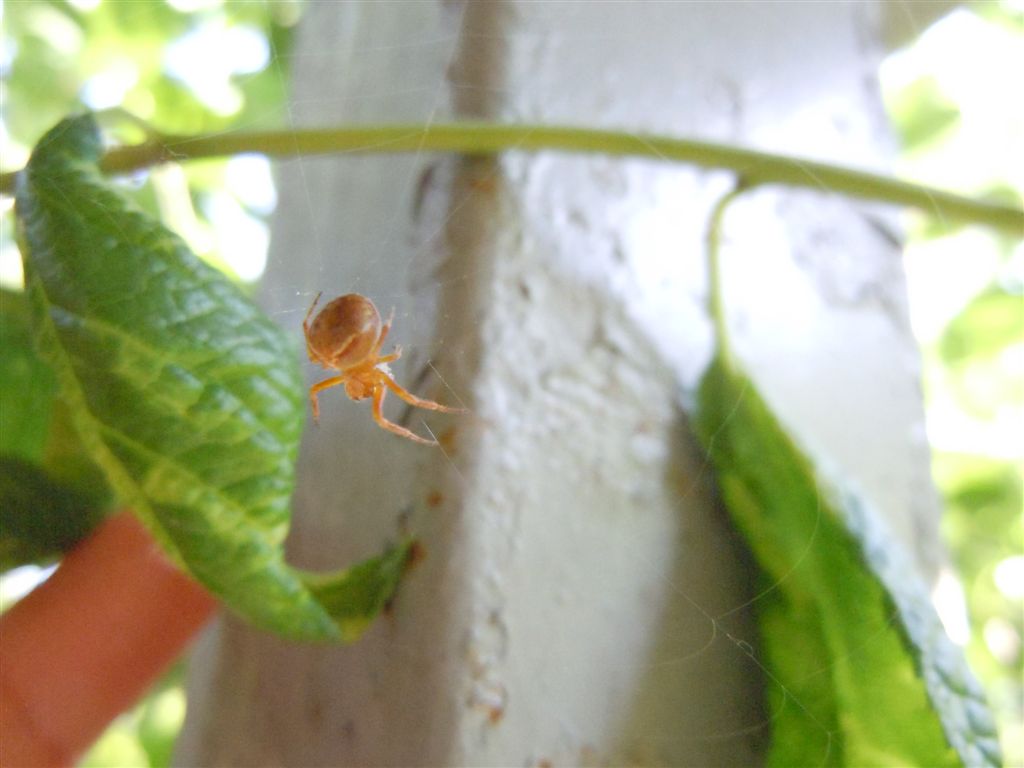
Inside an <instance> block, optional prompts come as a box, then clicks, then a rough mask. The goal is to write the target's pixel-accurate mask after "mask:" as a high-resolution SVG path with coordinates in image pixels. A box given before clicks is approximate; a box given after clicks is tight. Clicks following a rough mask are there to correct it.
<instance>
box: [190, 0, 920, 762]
mask: <svg viewBox="0 0 1024 768" xmlns="http://www.w3.org/2000/svg"><path fill="white" fill-rule="evenodd" d="M877 11H878V8H877V7H876V6H875V5H873V4H870V3H854V4H848V3H843V4H839V3H834V4H833V3H778V4H775V3H771V4H769V3H749V4H748V3H639V2H611V3H594V4H587V3H577V2H545V3H536V2H525V0H524V1H522V2H519V1H516V0H508V1H507V2H505V1H503V2H487V3H483V2H469V3H446V2H409V3H394V2H388V3H311V4H309V5H308V7H307V11H306V17H305V18H304V19H303V22H302V29H301V32H300V34H299V39H298V42H297V45H296V48H295V50H296V57H295V59H294V64H293V70H294V71H293V80H294V93H293V99H294V101H293V109H294V114H293V117H294V120H295V123H296V124H298V125H322V124H332V123H341V122H384V121H398V120H402V121H412V122H429V121H432V120H439V119H445V120H447V119H458V118H487V119H494V120H503V121H524V122H544V123H575V124H584V125H588V126H594V127H616V128H623V129H628V130H635V131H638V132H639V131H643V132H661V133H667V134H673V135H680V136H699V137H707V138H711V139H716V140H719V141H727V142H733V143H740V144H744V145H751V146H756V147H759V148H765V149H771V150H776V151H783V152H790V153H799V154H802V155H805V156H814V157H818V158H822V159H828V160H835V161H842V162H845V163H850V164H854V165H859V166H864V167H869V168H885V166H886V158H887V154H888V146H889V139H888V129H887V127H886V124H885V122H884V119H883V117H882V114H881V107H880V103H879V98H878V93H877V88H876V85H875V80H874V72H875V70H876V67H877V63H878V56H879V51H878V50H877V48H876V45H875V43H874V42H873V41H874V40H875V39H876V37H877V34H876V30H875V28H874V23H875V14H876V12H877ZM280 180H281V199H282V203H281V209H280V212H279V215H278V217H277V220H276V222H275V228H274V242H273V249H272V264H271V267H270V273H269V275H268V277H267V283H266V289H265V291H264V297H265V302H266V304H267V306H268V308H269V309H270V310H271V311H272V312H273V313H274V314H275V316H276V317H278V318H279V319H280V320H281V322H282V323H285V324H286V325H288V326H289V327H291V328H292V329H293V330H294V331H295V333H296V334H299V333H300V323H301V320H302V316H303V314H304V312H305V310H306V307H307V305H308V303H309V302H310V301H311V299H312V297H313V295H314V294H315V293H316V292H318V291H321V290H322V291H324V292H325V294H326V295H327V296H333V295H338V294H342V293H347V292H351V291H357V292H360V293H363V294H365V295H367V296H370V297H371V298H373V299H374V301H375V302H376V303H377V304H378V306H379V307H380V308H381V310H382V312H387V311H388V309H389V308H390V307H392V306H394V307H395V308H396V313H395V324H394V329H393V332H392V340H393V341H394V342H397V343H400V344H402V345H403V346H404V348H405V350H406V353H405V356H404V357H403V359H402V361H400V362H399V363H398V364H396V365H395V366H394V370H395V373H396V375H397V377H398V379H399V381H400V382H402V383H405V384H407V385H410V386H411V387H412V388H413V390H414V391H416V392H417V393H419V394H421V395H424V396H427V397H432V398H436V399H438V400H440V401H442V402H447V403H453V404H459V403H462V404H465V405H467V406H468V407H469V408H471V409H472V411H473V414H472V415H471V416H465V417H458V416H447V415H437V414H431V415H427V416H426V417H424V412H421V411H415V412H412V413H411V414H409V418H408V421H407V424H408V426H409V427H410V428H412V429H414V430H416V431H418V432H421V433H425V432H426V430H427V428H428V427H427V424H429V429H430V430H431V431H433V432H435V433H437V434H438V435H440V436H441V437H442V444H443V449H441V450H438V449H430V448H425V447H423V446H420V445H415V444H413V443H411V442H407V441H403V440H401V439H399V438H397V437H394V436H392V435H390V434H387V433H385V432H383V431H381V430H379V429H378V428H377V427H376V426H374V424H373V422H372V420H371V418H370V414H369V410H368V408H367V407H366V405H365V404H355V403H351V402H349V401H347V400H346V399H345V398H344V397H343V395H341V394H339V391H338V390H332V391H330V392H328V393H325V395H324V396H323V397H322V410H323V418H322V421H321V424H320V426H319V428H314V427H312V425H310V429H309V431H308V434H307V439H306V442H305V444H304V447H303V451H302V457H301V462H300V466H299V473H300V487H299V489H298V492H297V495H296V500H295V526H294V531H293V536H292V538H291V541H290V555H291V557H292V559H293V560H294V562H296V563H297V564H299V565H301V566H304V567H310V568H335V567H339V566H342V565H345V564H348V563H352V562H355V561H356V560H357V559H360V558H363V557H366V556H369V555H371V554H374V553H375V552H377V551H378V550H379V549H380V547H381V546H382V545H383V544H384V543H385V542H386V541H387V540H389V539H392V540H393V539H394V538H395V537H396V535H397V534H398V531H399V529H408V530H412V531H414V532H416V534H417V535H418V536H419V537H420V540H421V542H422V544H423V546H424V551H425V553H426V557H425V559H424V561H423V562H422V563H421V564H420V565H419V566H418V567H417V568H416V569H415V570H414V571H413V572H412V573H411V574H410V576H409V577H408V579H407V580H406V581H405V583H404V584H403V586H402V588H401V592H400V594H399V596H398V598H397V600H396V602H395V604H394V606H393V608H392V609H391V611H390V612H389V613H388V614H387V615H386V616H384V617H383V618H381V619H380V620H378V622H377V623H376V624H375V625H374V626H373V628H372V629H371V630H370V631H369V632H368V634H367V636H366V637H365V638H364V639H363V640H361V641H360V642H359V643H357V644H356V645H354V646H351V647H345V648H328V647H317V646H304V645H296V644H290V643H285V642H283V641H280V640H277V639H274V638H271V637H268V636H265V635H261V634H259V633H257V632H254V631H252V630H250V629H248V628H246V627H245V626H243V625H241V624H240V623H239V622H237V621H234V620H232V619H225V620H223V621H221V622H220V623H219V624H218V625H217V626H216V628H215V629H214V630H213V631H212V632H210V633H209V634H208V635H207V636H206V638H205V639H204V641H203V644H202V647H201V648H200V650H199V653H198V654H197V658H196V661H195V664H194V668H193V673H192V676H191V678H192V679H191V685H190V699H189V715H188V722H187V725H186V731H185V734H184V735H183V738H182V741H181V744H180V745H179V751H178V756H177V761H178V762H179V763H181V764H184V765H294V766H313V765H501V766H506V765H508V766H514V765H549V764H550V765H576V764H591V763H595V764H624V763H628V764H676V765H679V764H693V765H714V764H751V763H756V762H757V760H758V755H759V754H760V753H761V750H762V749H763V744H764V740H765V737H766V734H767V724H766V721H767V719H768V715H766V714H765V713H764V712H763V711H762V704H761V695H762V683H761V677H760V673H759V670H758V668H757V666H756V665H755V664H754V663H753V662H752V661H751V658H750V656H749V655H748V654H749V652H750V650H751V649H753V650H754V655H755V656H756V645H757V638H756V631H755V628H754V626H753V623H752V621H751V617H750V615H749V605H748V601H749V600H750V599H751V593H750V591H749V584H748V580H749V575H750V571H749V568H748V564H747V562H746V561H745V559H744V554H743V551H744V550H743V548H742V547H741V546H740V545H738V543H737V541H736V540H735V539H734V537H733V535H732V534H731V533H730V528H729V525H728V522H727V519H726V517H725V514H724V512H723V511H722V510H721V509H720V507H719V506H718V504H717V502H716V498H715V494H714V490H713V481H712V478H711V476H710V472H709V468H708V467H707V466H706V465H705V464H704V462H703V460H702V458H701V456H700V455H699V452H698V451H696V450H695V447H694V443H693V440H692V439H691V437H690V436H689V432H688V428H687V424H686V419H685V416H684V410H683V405H684V403H685V401H686V397H687V393H688V392H690V391H691V390H692V387H693V386H694V384H695V382H696V380H697V377H698V376H699V374H700V372H701V370H702V367H703V366H704V365H705V364H706V362H707V361H708V359H709V355H710V352H711V350H710V326H709V323H708V320H707V317H706V312H705V308H704V301H705V298H706V284H705V274H704V251H703V236H704V232H705V228H706V217H707V214H708V211H709V208H710V206H711V204H712V203H713V201H714V199H715V198H716V196H717V195H719V194H720V193H721V192H722V191H723V190H724V189H726V188H727V186H728V183H729V178H728V177H727V176H725V175H723V174H717V173H707V172H698V171H695V170H692V169H687V168H680V167H676V166H673V165H669V164H666V163H659V162H650V161H631V160H621V159H611V158H601V157H570V156H565V155H559V154H553V153H552V154H547V153H545V154H537V155H524V154H515V153H510V154H507V155H504V156H502V157H501V158H500V159H497V160H493V161H491V160H462V159H458V158H452V157H446V156H429V155H420V156H400V157H388V156H377V157H366V158H330V159H323V158H307V159H304V160H302V161H295V162H292V163H288V164H285V165H283V166H282V167H281V169H280ZM882 215H883V214H881V213H879V212H877V211H874V212H870V213H869V212H867V210H866V208H865V207H864V206H863V205H855V204H852V203H850V202H848V201H846V200H841V199H836V198H830V197H828V196H827V195H819V194H811V193H806V192H802V193H796V192H792V191H786V190H774V191H762V192H757V193H756V194H752V195H750V197H749V199H747V200H746V201H743V202H740V203H739V204H737V206H736V207H735V209H734V211H733V212H732V213H731V214H730V215H729V217H728V218H727V221H726V231H725V236H726V247H725V257H726V271H725V277H726V285H727V301H728V304H729V306H730V308H731V321H730V322H731V324H732V327H733V328H734V329H735V332H736V335H737V343H738V345H739V350H740V352H741V353H742V356H743V358H744V359H745V360H746V361H748V363H749V366H750V368H751V370H752V372H753V374H754V376H755V378H756V380H757V381H758V382H759V383H760V384H761V385H762V386H763V389H764V391H765V393H766V395H767V396H768V398H769V399H770V401H771V402H772V403H773V404H774V405H775V406H776V408H777V409H778V411H779V412H780V413H781V415H782V416H783V417H784V419H786V421H787V423H788V424H790V425H791V426H792V428H793V429H794V430H795V432H796V433H797V434H798V435H799V437H800V439H801V440H803V441H804V442H805V444H806V445H808V446H809V447H810V448H811V449H812V450H813V451H814V453H815V455H816V456H819V457H821V458H823V459H826V460H828V461H829V462H830V463H831V464H832V465H833V466H835V467H838V468H839V470H840V471H841V472H842V473H843V474H844V475H846V476H848V477H851V478H853V479H854V480H855V481H856V482H857V483H858V484H859V485H860V486H861V488H862V489H863V490H864V491H865V492H866V493H867V495H868V496H870V497H871V498H872V499H873V500H874V501H875V502H876V503H877V504H879V505H881V506H882V507H884V508H885V509H887V510H890V511H891V516H892V518H893V522H894V526H895V527H896V528H897V529H898V530H899V531H900V532H901V533H902V535H903V536H904V538H905V539H906V540H907V541H908V542H910V543H913V545H914V546H915V547H916V549H915V551H916V552H918V554H919V555H920V559H921V564H922V568H925V569H928V570H929V571H931V570H933V569H934V562H933V561H934V558H935V556H936V555H935V553H936V552H937V551H938V550H937V548H936V547H935V544H934V542H935V523H934V497H933V493H932V490H931V486H930V483H929V480H928V469H927V454H926V445H925V442H924V436H923V435H924V433H923V429H922V421H921V418H922V417H921V408H920V403H919V394H918V378H917V367H916V366H917V357H916V352H915V350H914V347H913V342H912V339H911V337H910V334H909V330H908V327H907V323H906V311H905V306H904V287H903V282H902V276H901V272H900V266H899V254H898V250H897V248H896V247H895V246H894V245H893V244H892V242H891V240H890V238H889V237H888V236H886V235H885V234H884V231H885V228H886V223H885V222H886V221H887V219H883V218H881V217H882ZM884 215H885V216H886V217H888V215H889V214H884ZM317 378H322V372H320V371H319V369H317V370H316V371H314V370H312V368H311V369H310V381H313V380H316V379H317ZM392 407H393V408H394V410H391V411H389V413H390V414H391V415H392V416H393V417H396V418H397V417H398V416H399V415H401V414H402V409H401V408H399V407H397V406H394V404H392ZM424 418H425V421H424ZM747 643H749V644H750V645H749V646H748V645H747Z"/></svg>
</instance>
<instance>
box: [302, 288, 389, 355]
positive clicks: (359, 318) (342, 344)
mask: <svg viewBox="0 0 1024 768" xmlns="http://www.w3.org/2000/svg"><path fill="white" fill-rule="evenodd" d="M380 332H381V321H380V313H379V312H378V311H377V308H376V307H375V306H374V305H373V302H372V301H370V300H369V299H367V298H366V297H365V296H360V295H359V294H358V293H347V294H345V295H344V296H339V297H338V298H336V299H333V300H332V301H330V302H329V303H328V304H327V306H325V307H324V308H323V309H322V310H320V313H319V314H318V315H317V316H316V318H315V319H314V320H313V323H312V325H310V327H309V335H308V338H309V346H310V347H311V348H312V350H313V351H314V352H315V353H316V356H317V357H318V358H319V360H320V362H321V364H322V365H323V366H324V367H325V368H327V367H329V368H337V369H339V370H344V369H345V368H350V367H351V366H353V365H356V364H357V363H361V362H363V361H364V360H366V358H367V356H368V355H369V354H370V353H371V352H372V351H373V348H374V345H375V344H376V343H377V339H378V338H379V337H380Z"/></svg>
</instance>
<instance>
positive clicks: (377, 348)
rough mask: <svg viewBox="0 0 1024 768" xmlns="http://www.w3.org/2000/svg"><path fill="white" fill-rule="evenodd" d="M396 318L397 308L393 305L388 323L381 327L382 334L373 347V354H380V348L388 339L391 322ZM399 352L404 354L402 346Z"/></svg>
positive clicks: (395, 358)
mask: <svg viewBox="0 0 1024 768" xmlns="http://www.w3.org/2000/svg"><path fill="white" fill-rule="evenodd" d="M394 319H395V308H394V307H392V308H391V314H390V315H388V321H387V322H386V323H384V327H383V328H381V329H380V336H378V337H377V344H376V346H374V348H373V354H374V355H376V354H378V353H379V352H380V348H381V347H383V346H384V339H386V338H387V337H388V331H390V330H391V323H392V322H393V321H394ZM398 354H399V355H401V354H402V351H401V348H399V350H398ZM393 359H394V360H397V359H398V357H397V356H396V357H394V358H393ZM378 362H379V361H378Z"/></svg>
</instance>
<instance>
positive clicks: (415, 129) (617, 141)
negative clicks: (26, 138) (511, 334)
mask: <svg viewBox="0 0 1024 768" xmlns="http://www.w3.org/2000/svg"><path fill="white" fill-rule="evenodd" d="M543 150H554V151H560V152H572V153H582V154H601V155H612V156H619V157H642V158H648V159H654V160H667V161H672V162H682V163H690V164H693V165H698V166H701V167H704V168H719V169H724V170H730V171H733V172H734V173H736V174H738V175H739V176H742V177H743V178H744V179H745V180H746V181H747V182H748V183H749V184H783V185H787V186H794V187H809V188H812V189H816V190H819V191H827V192H831V193H836V194H841V195H847V196H849V197H856V198H862V199H867V200H876V201H879V202H885V203H891V204H894V205H901V206H910V207H913V208H917V209H920V210H921V211H923V212H925V213H929V214H932V215H934V216H937V217H938V218H940V219H943V220H949V221H955V222H958V223H973V224H983V225H987V226H991V227H995V228H997V229H1002V230H1007V231H1010V232H1012V233H1014V234H1020V233H1022V232H1024V210H1021V208H1020V207H1019V206H1017V207H1015V206H1008V205H1000V204H997V203H990V202H985V201H982V200H974V199H971V198H968V197H962V196H960V195H954V194H952V193H949V192H945V191H942V190H938V189H933V188H930V187H925V186H921V185H918V184H911V183H908V182H905V181H898V180H896V179H893V178H890V177H887V176H882V175H878V174H874V173H868V172H865V171H858V170H854V169H851V168H843V167H841V166H837V165H831V164H829V163H820V162H815V161H812V160H804V159H800V158H795V157H788V156H785V155H777V154H771V153H768V152H758V151H755V150H751V149H743V148H740V147H734V146H729V145H725V144H718V143H716V142H711V141H696V140H690V139H673V138H669V137H666V136H652V135H643V134H634V133H626V132H622V131H604V130H594V129H589V128H575V127H568V126H561V127H559V126H534V125H501V124H495V123H448V124H445V123H434V124H431V125H421V124H408V125H367V126H359V127H351V126H350V127H344V128H329V129H308V130H304V129H294V130H287V131H268V132H260V133H225V134H216V135H209V136H194V137H175V136H168V137H164V138H163V139H160V140H153V141H147V142H145V143H142V144H137V145H134V146H128V147H119V148H116V149H112V150H111V151H110V152H108V153H107V155H106V156H105V157H104V158H103V162H102V167H103V169H104V170H105V171H107V172H108V173H123V172H128V171H134V170H139V169H141V168H146V167H149V166H151V165H155V164H157V163H161V162H166V161H169V160H188V159H198V158H204V157H220V156H224V155H235V154H241V153H247V152H254V153H260V154H264V155H267V156H269V157H275V158H289V157H296V156H299V155H311V154H327V153H337V154H394V153H399V152H458V153H462V154H481V155H492V154H495V153H498V152H507V151H522V152H537V151H543ZM13 186H14V174H12V173H8V174H3V175H0V192H5V193H10V191H11V190H12V189H13Z"/></svg>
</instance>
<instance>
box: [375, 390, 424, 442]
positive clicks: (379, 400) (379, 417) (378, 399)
mask: <svg viewBox="0 0 1024 768" xmlns="http://www.w3.org/2000/svg"><path fill="white" fill-rule="evenodd" d="M387 393H388V391H387V389H385V388H384V387H381V386H378V387H377V388H376V389H374V391H373V420H374V421H376V422H377V425H378V426H380V427H381V428H383V429H386V430H387V431H388V432H393V433H394V434H396V435H399V436H400V437H405V438H408V439H409V440H412V441H414V442H417V443H422V444H423V445H437V441H436V440H427V439H426V438H425V437H420V436H419V435H417V434H416V433H415V432H410V431H409V430H408V429H406V428H405V427H400V426H398V425H397V424H395V423H394V422H393V421H388V420H387V419H385V418H384V396H385V395H387Z"/></svg>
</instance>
